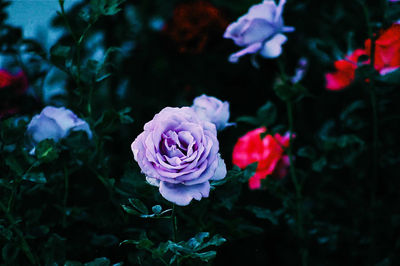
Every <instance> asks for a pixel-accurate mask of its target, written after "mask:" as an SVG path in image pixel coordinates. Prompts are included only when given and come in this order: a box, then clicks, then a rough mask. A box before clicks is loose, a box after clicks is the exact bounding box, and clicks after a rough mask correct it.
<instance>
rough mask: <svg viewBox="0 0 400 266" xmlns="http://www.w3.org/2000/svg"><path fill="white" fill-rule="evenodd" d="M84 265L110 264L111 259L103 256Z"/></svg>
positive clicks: (99, 265) (106, 265)
mask: <svg viewBox="0 0 400 266" xmlns="http://www.w3.org/2000/svg"><path fill="white" fill-rule="evenodd" d="M84 265H85V266H109V265H110V260H109V259H107V258H105V257H102V258H97V259H95V260H93V261H91V262H87V263H85V264H84Z"/></svg>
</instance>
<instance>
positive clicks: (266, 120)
mask: <svg viewBox="0 0 400 266" xmlns="http://www.w3.org/2000/svg"><path fill="white" fill-rule="evenodd" d="M276 117H277V110H276V106H275V105H274V104H273V103H272V102H270V101H268V102H267V103H266V104H264V105H263V106H261V107H260V109H258V111H257V116H256V117H252V116H241V117H239V118H238V119H236V121H237V122H245V123H249V124H251V125H254V126H260V125H263V126H266V127H268V126H270V125H273V124H274V123H275V121H276Z"/></svg>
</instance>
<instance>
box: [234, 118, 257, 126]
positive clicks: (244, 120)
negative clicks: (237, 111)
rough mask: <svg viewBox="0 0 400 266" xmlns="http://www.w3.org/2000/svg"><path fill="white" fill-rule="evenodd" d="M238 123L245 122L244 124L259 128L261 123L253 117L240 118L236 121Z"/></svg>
mask: <svg viewBox="0 0 400 266" xmlns="http://www.w3.org/2000/svg"><path fill="white" fill-rule="evenodd" d="M236 122H237V123H240V122H243V123H248V124H250V125H254V126H259V125H260V121H258V119H257V118H256V117H252V116H240V117H238V118H237V119H236Z"/></svg>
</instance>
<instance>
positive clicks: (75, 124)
mask: <svg viewBox="0 0 400 266" xmlns="http://www.w3.org/2000/svg"><path fill="white" fill-rule="evenodd" d="M71 131H84V132H86V134H87V136H88V138H89V139H91V138H92V131H91V130H90V128H89V125H88V123H87V122H86V121H84V120H82V119H80V118H78V117H77V116H76V115H75V114H74V113H73V112H72V111H71V110H69V109H66V108H65V107H53V106H46V107H45V108H44V109H43V110H42V112H41V113H40V114H38V115H35V116H34V117H33V118H32V120H31V121H30V123H29V124H28V127H27V135H28V136H29V138H30V140H31V144H32V145H33V146H35V145H36V144H37V143H39V142H40V141H42V140H45V139H53V140H54V141H56V142H57V141H59V140H60V139H62V138H65V137H66V136H68V134H69V133H70V132H71Z"/></svg>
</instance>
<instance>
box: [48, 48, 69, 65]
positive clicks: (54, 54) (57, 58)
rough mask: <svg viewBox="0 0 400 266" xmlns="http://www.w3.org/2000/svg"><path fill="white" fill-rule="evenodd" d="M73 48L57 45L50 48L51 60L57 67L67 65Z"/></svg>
mask: <svg viewBox="0 0 400 266" xmlns="http://www.w3.org/2000/svg"><path fill="white" fill-rule="evenodd" d="M71 56H72V55H71V47H69V46H65V45H61V44H56V45H54V46H53V47H51V48H50V60H51V61H52V62H53V63H54V64H56V65H62V66H64V65H65V61H66V60H67V58H69V57H71Z"/></svg>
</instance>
